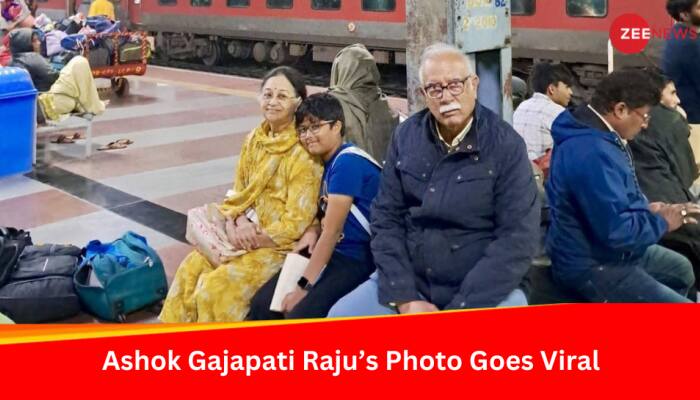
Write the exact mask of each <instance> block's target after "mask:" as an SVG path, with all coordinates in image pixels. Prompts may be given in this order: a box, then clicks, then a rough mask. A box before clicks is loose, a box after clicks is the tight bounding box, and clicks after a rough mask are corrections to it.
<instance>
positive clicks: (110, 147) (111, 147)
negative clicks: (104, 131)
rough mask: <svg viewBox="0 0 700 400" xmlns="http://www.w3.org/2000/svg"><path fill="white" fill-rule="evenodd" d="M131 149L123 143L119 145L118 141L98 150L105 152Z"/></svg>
mask: <svg viewBox="0 0 700 400" xmlns="http://www.w3.org/2000/svg"><path fill="white" fill-rule="evenodd" d="M127 147H129V146H128V145H126V144H124V143H123V142H122V143H119V142H118V141H114V142H109V143H107V144H106V145H104V146H102V147H98V148H97V150H100V151H104V150H121V149H126V148H127Z"/></svg>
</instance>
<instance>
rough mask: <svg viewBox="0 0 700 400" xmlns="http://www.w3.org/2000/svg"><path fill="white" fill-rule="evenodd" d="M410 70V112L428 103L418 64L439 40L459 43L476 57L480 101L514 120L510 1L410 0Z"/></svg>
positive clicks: (472, 57) (408, 69) (407, 53)
mask: <svg viewBox="0 0 700 400" xmlns="http://www.w3.org/2000/svg"><path fill="white" fill-rule="evenodd" d="M406 25H407V32H408V36H407V45H406V73H407V84H408V105H409V111H410V112H415V111H418V110H419V109H421V108H423V107H424V102H423V98H422V96H421V95H420V94H419V90H420V80H419V76H418V68H419V66H420V54H421V52H422V51H423V49H424V48H425V47H427V46H429V45H430V44H432V43H434V42H445V43H450V44H454V45H456V46H457V47H458V48H459V49H461V50H462V51H463V52H464V53H465V54H467V55H468V56H469V58H470V59H471V60H472V65H473V66H474V67H475V68H476V71H475V72H476V73H477V74H478V75H479V78H480V81H481V84H480V85H479V92H478V97H479V101H480V102H481V103H482V104H483V105H484V106H486V107H488V108H490V109H491V110H493V111H494V112H496V113H497V114H499V115H501V116H502V117H503V118H504V119H505V120H506V121H508V122H510V121H512V113H513V104H512V100H513V99H512V92H511V76H512V75H511V72H512V71H511V68H512V67H511V64H512V56H511V54H512V52H511V47H510V39H511V27H510V0H461V1H457V0H455V1H449V0H406Z"/></svg>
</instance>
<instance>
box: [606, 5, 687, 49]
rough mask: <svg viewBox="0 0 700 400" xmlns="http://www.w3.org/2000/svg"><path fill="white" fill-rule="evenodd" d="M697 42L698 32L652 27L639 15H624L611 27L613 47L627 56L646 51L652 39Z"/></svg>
mask: <svg viewBox="0 0 700 400" xmlns="http://www.w3.org/2000/svg"><path fill="white" fill-rule="evenodd" d="M671 38H674V39H677V40H685V39H690V40H697V39H698V32H697V31H696V30H695V29H691V28H687V27H676V28H672V27H663V28H657V27H652V26H650V25H649V23H648V22H647V21H646V20H645V19H644V17H642V16H641V15H638V14H623V15H620V16H619V17H617V18H615V20H614V21H613V23H612V26H610V41H611V42H612V45H613V47H614V48H615V49H616V50H617V51H619V52H621V53H625V54H634V53H640V52H642V51H644V49H645V48H646V46H647V45H648V44H649V41H651V39H662V40H668V39H671Z"/></svg>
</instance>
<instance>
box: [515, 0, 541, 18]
mask: <svg viewBox="0 0 700 400" xmlns="http://www.w3.org/2000/svg"><path fill="white" fill-rule="evenodd" d="M510 11H511V13H512V14H513V15H534V14H535V0H513V2H512V3H511V5H510Z"/></svg>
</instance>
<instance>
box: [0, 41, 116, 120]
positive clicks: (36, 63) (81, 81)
mask: <svg viewBox="0 0 700 400" xmlns="http://www.w3.org/2000/svg"><path fill="white" fill-rule="evenodd" d="M10 51H11V52H12V63H11V64H10V65H11V66H13V67H20V68H24V69H26V70H27V71H28V72H29V75H31V77H32V82H33V83H34V87H35V88H36V89H37V90H38V91H39V92H40V93H39V97H38V103H39V106H38V107H37V120H38V121H39V122H40V123H42V122H43V121H44V120H45V119H48V120H53V121H56V120H60V119H62V118H63V117H65V116H67V115H68V114H70V113H74V112H75V113H90V114H95V115H99V114H102V113H103V112H104V110H105V107H106V105H107V102H104V101H102V100H100V98H99V96H98V94H97V87H96V86H95V79H94V78H93V77H92V71H91V70H90V64H89V63H88V60H87V59H86V58H85V57H82V56H75V57H73V59H71V60H70V61H69V62H68V64H66V65H65V66H64V67H63V69H61V71H60V72H59V71H56V70H55V69H53V67H51V64H49V63H48V61H46V59H45V58H44V57H42V56H41V54H40V51H41V41H40V40H39V37H38V35H37V34H36V33H35V32H34V31H32V30H31V29H29V28H20V29H16V30H14V31H12V32H10Z"/></svg>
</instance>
